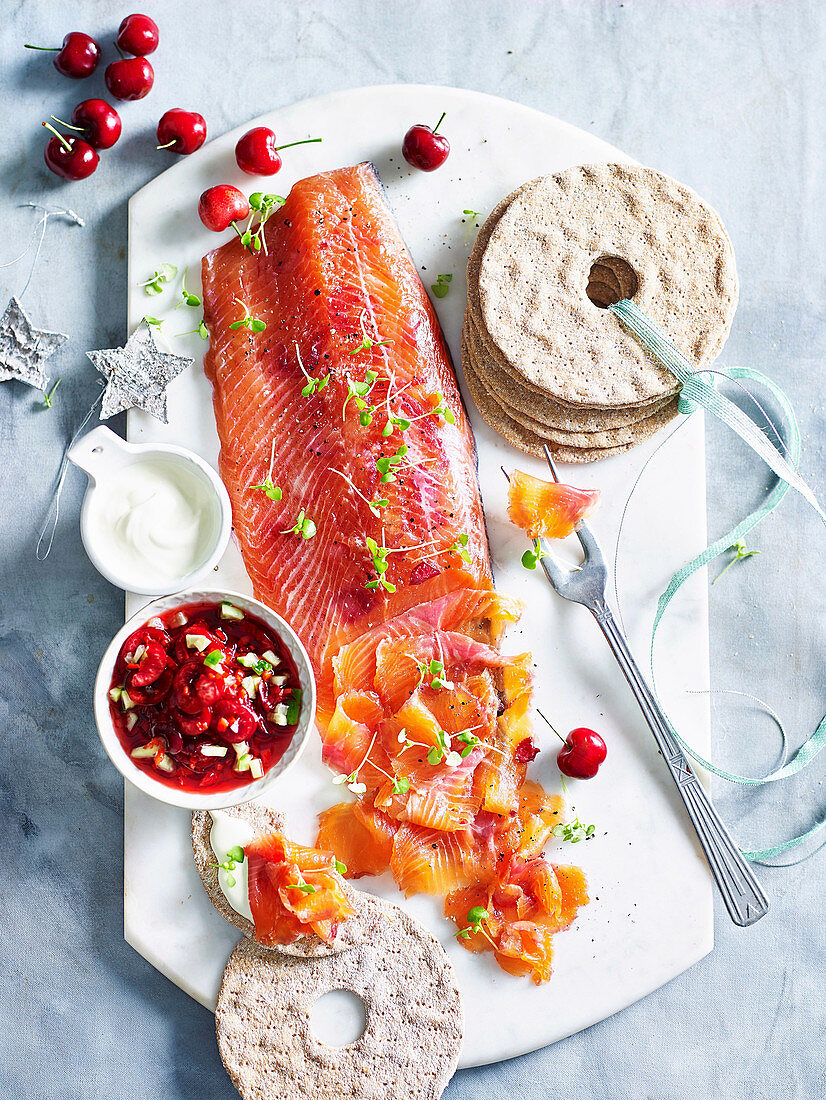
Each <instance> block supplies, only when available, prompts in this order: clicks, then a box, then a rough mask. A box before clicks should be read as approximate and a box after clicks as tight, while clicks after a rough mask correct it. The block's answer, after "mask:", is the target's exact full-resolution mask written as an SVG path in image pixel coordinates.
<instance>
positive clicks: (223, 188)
mask: <svg viewBox="0 0 826 1100" xmlns="http://www.w3.org/2000/svg"><path fill="white" fill-rule="evenodd" d="M249 212H250V204H249V202H247V199H246V197H245V196H244V195H242V194H241V192H240V191H239V190H238V188H237V187H232V186H231V185H230V184H228V183H219V184H217V185H216V186H215V187H209V188H207V190H206V191H204V193H203V195H201V197H200V199H199V200H198V216H199V217H200V219H201V221H202V222H203V223H204V225H205V226H206V227H207V229H211V230H212V232H213V233H223V232H224V230H225V229H229V227H230V226H233V228H234V229H235V231H236V232H237V233H238V234H239V236H240V233H241V231H240V229H238V226H237V225H236V224H235V223H236V222H237V221H241V220H242V219H243V218H246V217H248V216H249Z"/></svg>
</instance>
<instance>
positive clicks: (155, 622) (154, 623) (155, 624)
mask: <svg viewBox="0 0 826 1100" xmlns="http://www.w3.org/2000/svg"><path fill="white" fill-rule="evenodd" d="M146 625H147V626H151V627H152V629H153V630H163V629H164V625H163V623H162V622H161V620H160V619H159V618H158V616H157V615H153V617H152V618H151V619H150V620H149V622H148V623H147V624H146Z"/></svg>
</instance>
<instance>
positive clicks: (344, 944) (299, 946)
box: [192, 802, 365, 958]
mask: <svg viewBox="0 0 826 1100" xmlns="http://www.w3.org/2000/svg"><path fill="white" fill-rule="evenodd" d="M219 814H220V815H225V816H226V817H227V818H230V819H235V820H237V821H240V822H242V823H244V824H246V825H247V826H248V827H249V836H250V839H251V838H252V837H253V836H262V835H266V834H267V833H283V832H284V829H285V818H284V815H283V814H281V813H279V812H278V811H277V810H273V809H271V808H270V807H268V806H261V805H259V804H258V803H255V802H246V803H244V805H242V806H233V807H231V808H230V809H226V810H216V811H213V812H212V813H210V811H209V810H195V811H194V813H193V814H192V853H193V855H194V857H195V867H196V868H197V871H198V874H199V875H200V876H201V882H202V883H203V884H204V889H205V890H206V892H207V895H208V897H209V900H210V901H211V902H212V904H213V905H214V906H215V908H216V909H217V910H218V912H219V913H220V914H221V916H222V917H224V918H225V920H228V921H229V922H230V924H234V925H235V927H236V928H239V929H240V930H241V931H242V932H243V933H244V935H245V936H250V937H251V938H253V939H254V938H255V925H254V924H253V923H252V921H251V920H250V919H249V916H245V915H244V913H242V912H239V909H240V908H242V906H240V905H239V909H236V908H235V907H234V905H233V903H232V901H230V898H229V897H228V895H227V893H226V892H225V891H224V888H223V886H222V883H221V877H220V874H221V871H220V867H219V861H223V857H224V856H225V854H226V853H224V852H220V853H219V852H216V851H215V850H214V849H213V847H212V840H211V833H212V828H213V819H214V817H215V816H217V815H219ZM243 846H244V845H243V844H241V847H243ZM232 874H233V877H236V878H237V879H239V880H242V881H243V882H246V868H245V867H243V866H241V867H237V868H236V869H235V870H234V871H233V872H232ZM342 888H343V889H344V891H345V893H346V894H347V897H348V900H349V901H350V903H351V904H352V906H353V910H354V911H353V914H352V916H350V917H348V919H347V920H346V921H343V922H342V924H341V926H340V927H339V930H338V934H337V935H336V937H335V939H334V940H333V941H332V942H331V943H327V942H326V941H325V940H323V939H321V937H320V936H316V935H315V934H312V935H306V936H299V937H298V939H296V940H294V941H293V942H292V943H283V944H278V945H277V946H272V947H263V946H262V950H263V951H277V952H280V953H281V954H284V955H296V956H299V957H301V958H316V957H318V956H323V955H334V954H336V953H337V952H339V951H346V950H347V949H348V948H350V947H353V946H354V945H355V944H357V943H361V942H362V940H363V938H364V935H365V925H364V921H363V917H362V907H361V898H362V897H363V895H362V894H361V892H360V891H358V890H355V889H353V887H352V886H351V885H350V883H349V882H346V881H344V880H343V881H342ZM245 893H246V892H245V891H244V895H245ZM235 904H238V902H237V901H236V903H235ZM246 911H248V906H247V907H246Z"/></svg>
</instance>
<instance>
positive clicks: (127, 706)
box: [120, 688, 135, 710]
mask: <svg viewBox="0 0 826 1100" xmlns="http://www.w3.org/2000/svg"><path fill="white" fill-rule="evenodd" d="M120 705H121V706H122V707H123V709H124V710H131V709H132V707H134V705H135V704H134V703H133V702H132V700H131V699H130V698H129V692H128V691H127V690H126V689H125V688H124V689H123V691H122V692H121V693H120Z"/></svg>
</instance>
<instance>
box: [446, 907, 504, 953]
mask: <svg viewBox="0 0 826 1100" xmlns="http://www.w3.org/2000/svg"><path fill="white" fill-rule="evenodd" d="M489 919H490V914H489V913H488V911H487V909H485V908H484V906H482V905H474V906H473V907H472V908H471V909H468V911H467V916H466V917H465V920H466V921H467V927H466V928H460V929H459V931H458V932H457V933H456V939H457V940H469V939H470V937H471V936H476V935H478V934H479V933H480V932H481V934H482V935H483V936H484V937H485V939H486V940H487V941H488V942H489V943H490V944H491V946H492V947H493V948H494V949H495V948H496V944H495V943H494V942H493V940H492V939H491V938H490V936H489V935H488V933H487V932H486V931H485V929H484V928H483V927H482V924H483V922H484V921H487V920H489Z"/></svg>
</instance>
